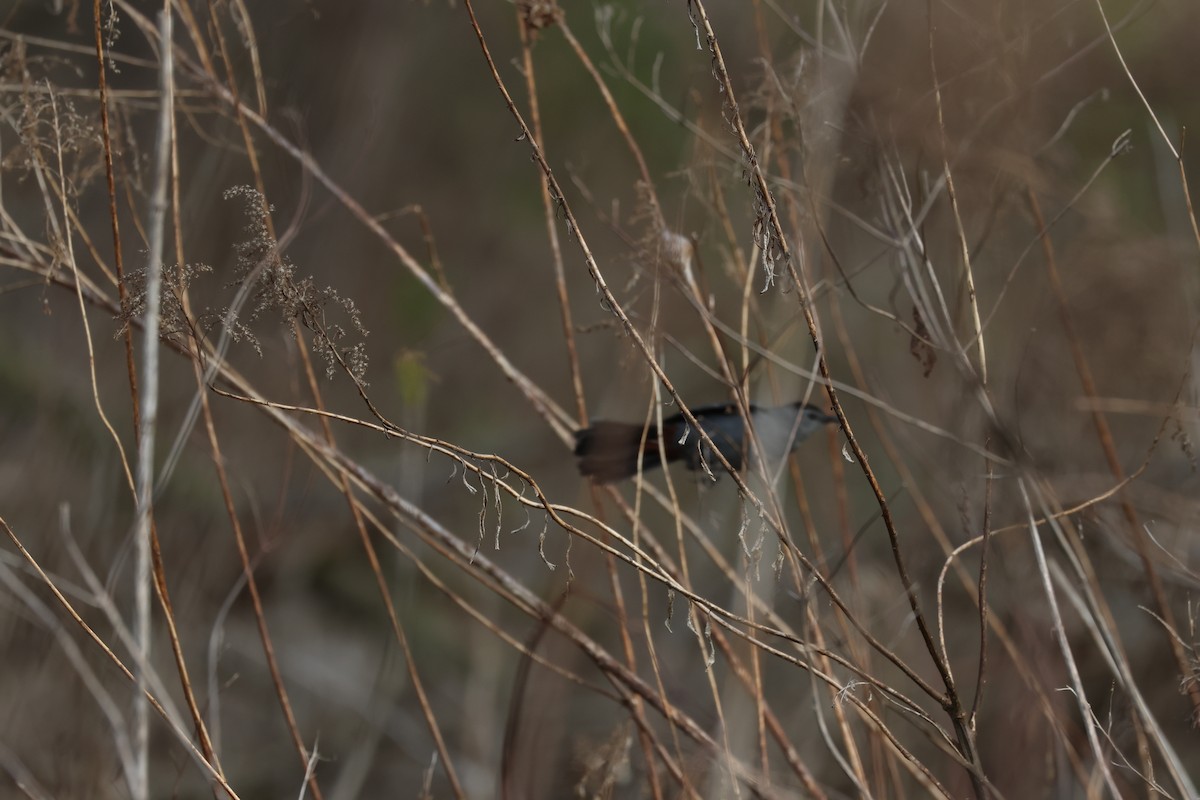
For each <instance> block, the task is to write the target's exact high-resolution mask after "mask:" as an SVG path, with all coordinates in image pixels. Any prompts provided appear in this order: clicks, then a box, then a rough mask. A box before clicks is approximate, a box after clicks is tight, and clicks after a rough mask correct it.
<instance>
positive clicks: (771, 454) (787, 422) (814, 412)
mask: <svg viewBox="0 0 1200 800" xmlns="http://www.w3.org/2000/svg"><path fill="white" fill-rule="evenodd" d="M692 416H694V417H695V418H696V421H697V422H698V423H700V426H701V427H702V428H704V431H705V433H707V434H708V436H709V438H710V439H712V441H713V444H715V445H716V447H717V449H718V450H719V451H720V452H721V455H723V456H725V460H726V461H728V462H729V465H730V466H732V467H733V468H734V469H737V470H740V469H741V468H742V467H743V465H745V464H746V462H747V460H748V459H747V456H748V455H749V453H750V442H749V440H748V438H747V437H746V426H745V421H744V420H743V419H742V415H741V413H740V412H739V411H738V408H737V406H735V405H733V404H731V403H722V404H719V405H711V406H700V407H698V408H694V409H692ZM750 419H751V420H752V421H753V425H754V430H755V431H756V432H757V433H758V440H759V442H760V444H761V445H762V449H763V451H764V452H763V455H765V456H766V458H767V463H768V464H772V463H777V462H778V461H780V460H782V458H783V457H784V456H785V455H787V454H788V453H790V452H791V451H792V450H795V449H796V447H798V446H799V445H800V443H801V442H803V441H804V440H805V439H807V438H808V437H809V436H810V435H812V434H813V432H815V431H816V430H817V429H819V428H821V427H822V426H824V425H827V424H828V423H830V422H837V417H835V416H833V415H832V414H827V413H825V411H824V410H822V409H820V408H818V407H817V406H814V405H810V404H806V403H801V402H796V403H790V404H788V405H786V406H775V407H772V408H762V407H760V406H754V405H752V406H750ZM662 426H663V430H662V444H663V450H662V451H660V450H659V444H658V443H659V436H658V430H657V428H656V427H654V426H653V425H651V427H650V428H649V430H646V428H645V426H644V425H642V424H641V423H636V422H610V421H607V420H597V421H596V422H595V423H593V424H592V426H591V427H590V428H584V429H583V430H581V431H576V433H575V455H576V456H578V457H579V471H580V472H581V473H582V474H583V475H586V476H588V477H590V478H595V479H596V480H597V481H599V482H601V483H611V482H613V481H619V480H621V479H622V478H628V477H630V476H631V475H635V474H637V471H638V456H639V454H640V455H641V462H642V468H643V469H650V468H651V467H657V466H660V465H662V463H663V462H664V461H666V462H670V461H683V462H684V463H685V464H686V466H687V468H688V469H690V470H701V469H704V468H705V466H706V465H707V467H708V469H709V470H710V471H711V470H712V469H714V468H717V467H720V465H721V462H720V461H718V460H717V458H716V456H715V455H714V453H713V452H712V448H710V447H709V446H708V445H707V444H705V443H704V441H703V439H702V438H701V437H700V436H699V434H697V433H696V432H695V431H694V430H692V427H691V424H690V423H689V422H688V421H687V420H686V419H685V418H684V416H683V414H673V415H672V416H670V417H667V418H666V419H664V420H663V422H662ZM643 434H644V436H643Z"/></svg>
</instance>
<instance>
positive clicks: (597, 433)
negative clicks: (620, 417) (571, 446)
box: [575, 421, 662, 483]
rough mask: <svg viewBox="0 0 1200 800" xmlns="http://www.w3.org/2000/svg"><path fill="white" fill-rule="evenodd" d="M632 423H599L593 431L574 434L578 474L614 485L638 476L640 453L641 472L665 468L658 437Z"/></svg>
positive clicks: (590, 429)
mask: <svg viewBox="0 0 1200 800" xmlns="http://www.w3.org/2000/svg"><path fill="white" fill-rule="evenodd" d="M644 430H645V429H644V427H643V426H642V425H640V424H636V423H631V422H606V421H598V422H596V423H595V424H594V425H592V427H590V428H584V429H583V430H581V431H576V432H575V455H576V456H578V457H579V471H580V472H581V473H582V474H584V475H586V476H588V477H591V478H594V479H596V480H597V481H599V482H600V483H612V482H613V481H619V480H621V479H622V478H628V477H630V476H631V475H636V474H637V471H638V454H639V453H641V459H642V468H643V469H650V468H651V467H657V466H659V465H660V464H662V458H661V456H660V455H659V451H658V436H657V435H656V434H655V432H654V431H653V430H650V431H646V432H645V446H644V447H643V445H642V435H643V431H644Z"/></svg>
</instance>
